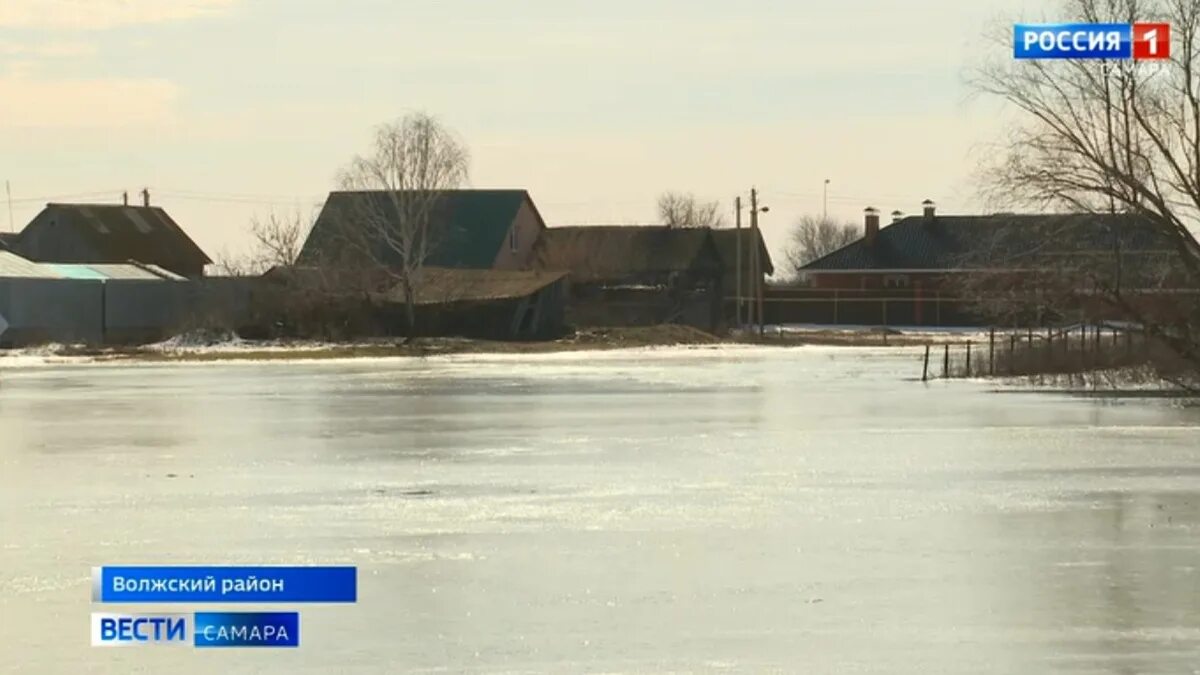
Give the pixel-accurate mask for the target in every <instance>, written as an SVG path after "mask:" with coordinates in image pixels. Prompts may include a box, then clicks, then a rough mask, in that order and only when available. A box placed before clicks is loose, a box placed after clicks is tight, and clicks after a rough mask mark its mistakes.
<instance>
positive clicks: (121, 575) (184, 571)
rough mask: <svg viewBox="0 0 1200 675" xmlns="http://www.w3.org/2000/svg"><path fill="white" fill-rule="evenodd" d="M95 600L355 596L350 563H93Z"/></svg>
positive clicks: (272, 599)
mask: <svg viewBox="0 0 1200 675" xmlns="http://www.w3.org/2000/svg"><path fill="white" fill-rule="evenodd" d="M92 600H93V601H94V602H106V603H107V602H151V603H155V602H356V601H357V600H358V573H357V570H356V569H355V568H354V567H138V566H134V567H93V568H92Z"/></svg>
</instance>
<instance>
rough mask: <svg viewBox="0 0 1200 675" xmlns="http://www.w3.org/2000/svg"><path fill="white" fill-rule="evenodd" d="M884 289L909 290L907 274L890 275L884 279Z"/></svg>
mask: <svg viewBox="0 0 1200 675" xmlns="http://www.w3.org/2000/svg"><path fill="white" fill-rule="evenodd" d="M883 287H884V288H908V275H907V274H889V275H887V276H885V277H884V278H883Z"/></svg>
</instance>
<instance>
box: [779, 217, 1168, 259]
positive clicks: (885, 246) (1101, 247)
mask: <svg viewBox="0 0 1200 675" xmlns="http://www.w3.org/2000/svg"><path fill="white" fill-rule="evenodd" d="M1117 241H1119V242H1120V246H1121V248H1122V249H1123V250H1124V251H1125V252H1134V251H1136V252H1150V251H1169V250H1171V245H1170V242H1169V241H1167V240H1166V239H1165V238H1164V237H1163V236H1162V235H1159V234H1157V233H1156V232H1155V231H1154V229H1153V228H1152V227H1150V226H1149V224H1148V223H1147V221H1145V220H1144V219H1142V218H1140V217H1138V216H1134V215H1128V214H1111V215H1110V214H1064V215H1015V214H997V215H987V216H935V217H933V218H932V219H926V218H925V217H924V216H910V217H908V218H903V219H901V220H899V221H897V222H895V223H892V224H890V225H886V226H884V227H881V228H880V230H879V233H878V234H877V235H876V237H875V242H874V243H873V244H872V243H867V241H866V240H865V239H859V240H858V241H855V242H853V243H851V244H849V245H847V246H844V247H842V248H840V249H838V250H836V251H834V252H832V253H830V254H828V255H826V256H824V257H821V258H818V259H817V260H814V261H812V262H810V263H808V264H807V265H805V266H804V267H803V268H802V269H804V270H806V271H845V270H886V269H905V270H961V269H979V268H1010V269H1022V268H1033V267H1039V266H1042V265H1045V264H1048V263H1051V261H1053V260H1054V259H1055V258H1056V257H1059V256H1066V255H1069V256H1078V255H1080V254H1086V253H1091V252H1103V251H1108V252H1111V251H1112V250H1113V247H1114V243H1115V242H1117ZM1051 264H1052V263H1051Z"/></svg>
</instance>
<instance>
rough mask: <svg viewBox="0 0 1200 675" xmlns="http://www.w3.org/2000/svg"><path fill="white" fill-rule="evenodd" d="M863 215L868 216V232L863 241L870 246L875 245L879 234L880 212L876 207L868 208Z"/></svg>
mask: <svg viewBox="0 0 1200 675" xmlns="http://www.w3.org/2000/svg"><path fill="white" fill-rule="evenodd" d="M863 214H864V215H865V216H866V218H865V220H866V231H865V233H864V235H863V239H866V240H867V243H868V244H874V243H875V235H877V234H879V210H878V209H876V208H875V207H874V206H868V207H867V208H866V209H864V210H863Z"/></svg>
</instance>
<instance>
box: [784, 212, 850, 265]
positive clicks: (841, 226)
mask: <svg viewBox="0 0 1200 675" xmlns="http://www.w3.org/2000/svg"><path fill="white" fill-rule="evenodd" d="M860 236H861V229H860V228H858V227H856V226H854V225H852V224H850V223H843V222H838V221H835V220H833V219H831V218H827V217H822V216H811V215H806V216H801V217H800V219H799V220H797V221H796V224H795V225H793V226H792V231H791V232H790V233H789V234H788V237H789V241H788V248H787V251H786V253H785V255H786V256H787V265H788V268H789V271H790V272H791V273H792V274H793V275H795V274H798V273H799V272H800V268H801V267H804V266H805V265H807V264H808V263H810V262H812V261H814V260H816V259H817V258H820V257H821V256H823V255H826V254H829V253H833V252H834V251H836V250H838V249H839V248H841V247H843V246H846V245H847V244H851V243H853V242H855V241H857V240H858V238H859V237H860Z"/></svg>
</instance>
